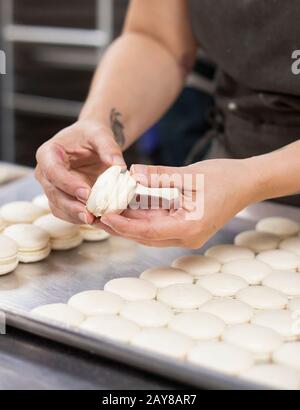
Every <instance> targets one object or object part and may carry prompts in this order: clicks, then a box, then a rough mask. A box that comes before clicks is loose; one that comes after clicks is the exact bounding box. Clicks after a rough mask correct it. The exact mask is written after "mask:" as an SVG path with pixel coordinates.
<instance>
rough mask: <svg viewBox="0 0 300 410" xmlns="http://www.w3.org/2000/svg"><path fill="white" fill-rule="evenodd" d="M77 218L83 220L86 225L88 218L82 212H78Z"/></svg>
mask: <svg viewBox="0 0 300 410" xmlns="http://www.w3.org/2000/svg"><path fill="white" fill-rule="evenodd" d="M78 218H79V219H80V220H81V222H83V223H84V224H85V225H88V218H87V216H86V214H85V213H84V212H79V214H78Z"/></svg>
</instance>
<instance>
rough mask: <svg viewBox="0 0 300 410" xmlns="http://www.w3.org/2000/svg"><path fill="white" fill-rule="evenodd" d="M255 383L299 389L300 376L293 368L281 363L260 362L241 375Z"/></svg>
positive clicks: (279, 387)
mask: <svg viewBox="0 0 300 410" xmlns="http://www.w3.org/2000/svg"><path fill="white" fill-rule="evenodd" d="M240 376H241V377H242V378H243V379H246V380H247V381H251V382H253V383H255V384H261V385H264V386H266V387H270V388H273V389H279V390H297V389H299V388H300V376H299V374H298V373H297V372H296V371H295V370H294V369H292V368H290V367H286V366H281V365H279V364H271V363H268V364H258V365H256V366H253V367H251V368H250V369H248V370H245V371H244V372H242V373H241V375H240Z"/></svg>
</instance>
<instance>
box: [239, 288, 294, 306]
mask: <svg viewBox="0 0 300 410" xmlns="http://www.w3.org/2000/svg"><path fill="white" fill-rule="evenodd" d="M236 298H237V299H238V300H240V301H242V302H244V303H246V304H247V305H249V306H252V307H253V308H254V309H259V310H262V309H284V308H285V307H286V306H287V303H288V298H287V296H285V295H284V294H283V293H281V292H278V290H274V289H270V288H267V287H266V286H249V287H248V288H245V289H242V290H241V291H240V292H238V293H237V295H236Z"/></svg>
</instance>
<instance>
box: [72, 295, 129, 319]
mask: <svg viewBox="0 0 300 410" xmlns="http://www.w3.org/2000/svg"><path fill="white" fill-rule="evenodd" d="M123 303H124V300H123V299H122V298H121V297H120V296H118V295H115V294H114V293H110V292H106V291H104V290H86V291H84V292H80V293H77V294H76V295H74V296H72V297H71V298H70V299H69V301H68V305H69V306H72V307H73V308H75V309H77V310H79V311H80V312H82V313H83V314H84V315H86V316H93V315H98V314H100V313H112V314H113V313H115V314H116V313H119V312H120V309H121V307H122V305H123Z"/></svg>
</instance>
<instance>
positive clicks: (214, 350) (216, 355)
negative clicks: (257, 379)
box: [187, 341, 254, 375]
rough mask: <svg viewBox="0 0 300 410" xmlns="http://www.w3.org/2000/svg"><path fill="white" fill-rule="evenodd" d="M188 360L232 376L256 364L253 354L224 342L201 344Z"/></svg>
mask: <svg viewBox="0 0 300 410" xmlns="http://www.w3.org/2000/svg"><path fill="white" fill-rule="evenodd" d="M187 360H188V361H189V362H190V363H193V364H195V365H198V366H203V367H207V368H209V369H212V370H217V371H219V372H222V373H227V374H230V375H238V374H240V373H242V372H243V371H245V370H247V369H249V368H250V367H251V366H252V365H253V364H254V359H253V356H252V355H251V353H250V352H249V351H247V350H245V349H241V348H239V347H236V346H232V345H229V344H227V343H224V342H213V341H212V342H200V343H198V344H197V345H196V346H195V347H193V348H192V349H191V350H190V351H189V352H188V355H187Z"/></svg>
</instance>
